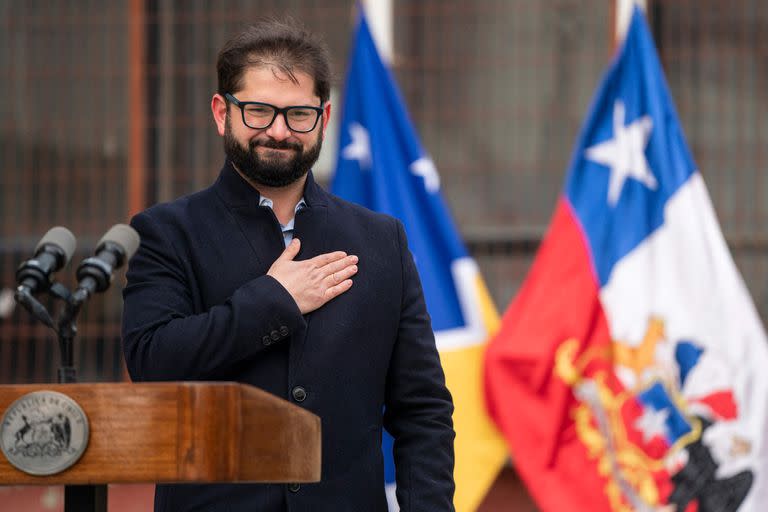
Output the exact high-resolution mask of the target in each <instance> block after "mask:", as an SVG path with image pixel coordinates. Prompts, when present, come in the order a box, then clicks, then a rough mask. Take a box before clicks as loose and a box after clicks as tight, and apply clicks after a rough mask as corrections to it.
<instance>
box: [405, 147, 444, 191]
mask: <svg viewBox="0 0 768 512" xmlns="http://www.w3.org/2000/svg"><path fill="white" fill-rule="evenodd" d="M410 168H411V172H412V173H413V174H415V175H416V176H421V177H422V178H424V187H426V189H427V192H430V193H433V194H434V193H435V192H437V191H438V190H439V189H440V175H439V174H437V167H435V163H434V162H433V161H432V159H431V158H429V157H428V156H423V157H421V158H419V159H418V160H416V161H415V162H413V163H412V164H411V167H410Z"/></svg>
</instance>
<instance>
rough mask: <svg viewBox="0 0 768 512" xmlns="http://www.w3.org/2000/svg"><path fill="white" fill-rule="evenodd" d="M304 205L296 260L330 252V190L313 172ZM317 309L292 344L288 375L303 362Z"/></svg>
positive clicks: (297, 228)
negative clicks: (322, 187) (317, 179)
mask: <svg viewBox="0 0 768 512" xmlns="http://www.w3.org/2000/svg"><path fill="white" fill-rule="evenodd" d="M304 201H305V202H306V203H307V206H306V207H305V208H302V209H301V210H299V211H298V212H296V222H295V224H294V231H293V236H294V238H298V239H299V240H301V250H300V251H299V254H298V256H297V257H296V259H298V260H308V259H310V258H314V257H315V256H318V255H320V254H323V253H326V252H328V233H327V230H328V196H327V193H326V192H325V191H324V190H323V189H321V188H320V186H319V185H317V183H315V180H314V177H313V176H312V173H311V172H310V173H309V174H308V175H307V183H306V185H305V187H304ZM313 317H314V312H312V313H309V314H307V315H305V319H306V322H307V330H306V332H305V333H304V334H303V335H302V336H297V337H295V338H294V340H293V341H292V343H291V350H290V356H289V365H288V367H289V370H288V371H289V378H291V377H292V376H291V375H290V374H291V373H293V372H294V371H296V370H295V369H297V368H298V367H299V365H300V364H301V359H302V356H303V355H304V345H305V341H306V339H307V336H308V333H309V331H310V329H311V328H312V318H313Z"/></svg>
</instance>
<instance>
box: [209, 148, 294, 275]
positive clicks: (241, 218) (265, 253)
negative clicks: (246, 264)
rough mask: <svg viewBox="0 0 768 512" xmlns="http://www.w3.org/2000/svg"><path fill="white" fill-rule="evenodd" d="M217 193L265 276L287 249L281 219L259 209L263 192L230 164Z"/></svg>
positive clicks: (267, 209) (224, 171) (221, 179)
mask: <svg viewBox="0 0 768 512" xmlns="http://www.w3.org/2000/svg"><path fill="white" fill-rule="evenodd" d="M215 189H216V193H217V194H218V195H219V197H221V198H222V200H223V201H224V202H225V203H226V205H227V207H228V209H229V211H230V212H231V213H232V216H233V217H234V219H235V222H236V223H237V225H238V227H239V228H240V231H241V232H242V233H243V235H244V236H245V238H246V240H247V241H248V244H249V245H250V247H251V249H252V250H253V253H254V255H255V256H256V263H257V265H255V266H254V267H256V268H257V270H258V274H259V275H263V274H265V273H266V272H267V270H269V267H270V266H271V265H272V263H273V262H274V261H275V260H276V259H277V257H278V256H280V253H282V252H283V249H285V247H284V245H283V235H282V233H281V231H280V225H279V224H278V222H277V219H275V216H274V214H273V213H272V211H271V210H270V209H269V208H266V207H261V206H259V202H260V200H261V196H260V195H259V192H258V191H257V190H256V189H254V188H253V187H251V185H250V184H249V183H248V182H247V181H245V180H244V179H243V178H242V176H240V175H239V174H238V173H237V171H235V169H234V167H232V164H231V163H230V162H229V160H227V162H226V163H225V164H224V168H223V169H222V171H221V174H220V175H219V179H218V180H217V182H216V186H215Z"/></svg>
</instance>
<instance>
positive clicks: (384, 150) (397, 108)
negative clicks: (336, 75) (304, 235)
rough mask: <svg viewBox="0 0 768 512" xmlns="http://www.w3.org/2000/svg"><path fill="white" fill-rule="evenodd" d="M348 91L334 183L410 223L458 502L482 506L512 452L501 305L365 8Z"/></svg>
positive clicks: (390, 476)
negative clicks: (499, 366)
mask: <svg viewBox="0 0 768 512" xmlns="http://www.w3.org/2000/svg"><path fill="white" fill-rule="evenodd" d="M345 91H346V92H345V95H346V96H345V99H344V105H343V107H342V108H343V113H342V122H341V127H340V134H339V142H340V145H339V153H338V162H337V166H336V174H335V176H334V180H333V184H332V191H333V192H334V193H335V194H337V195H338V196H340V197H343V198H345V199H347V200H349V201H353V202H355V203H358V204H361V205H363V206H365V207H367V208H370V209H371V210H375V211H379V212H383V213H386V214H389V215H392V216H394V217H397V218H398V219H400V220H401V221H402V222H403V224H404V226H405V230H406V233H407V235H408V243H409V246H410V248H411V251H412V252H413V255H414V258H415V261H416V266H417V268H418V270H419V275H420V277H421V281H422V285H423V287H424V295H425V298H426V302H427V309H428V310H429V314H430V316H431V317H432V327H433V329H434V331H435V338H436V340H437V348H438V350H439V351H440V358H441V361H442V364H443V369H444V370H445V374H446V380H447V383H448V387H449V389H450V391H451V394H452V395H453V399H454V404H455V407H456V409H455V412H454V415H453V421H454V426H455V429H456V469H455V473H454V474H455V479H456V497H455V504H456V510H458V511H460V512H461V511H472V510H475V509H476V508H477V507H478V505H479V504H480V502H481V501H482V499H483V497H484V496H485V493H486V492H487V490H488V488H489V487H490V485H491V484H492V483H493V481H494V479H495V478H496V475H497V474H498V472H499V469H500V468H501V466H502V465H503V464H504V462H505V460H506V458H507V454H506V450H505V446H504V443H503V440H502V438H501V437H500V435H499V434H498V433H497V431H496V430H495V427H493V426H492V423H491V422H490V420H489V419H488V416H487V413H486V411H485V407H484V403H483V393H482V389H481V382H482V374H481V364H482V359H483V352H484V350H485V345H486V342H487V340H488V338H489V337H490V335H491V334H492V333H493V332H494V331H495V330H496V328H497V326H498V323H499V318H498V313H497V311H496V308H495V306H494V305H493V302H492V300H491V298H490V296H489V294H488V291H487V289H486V287H485V283H484V282H483V280H482V277H481V276H480V273H479V271H478V267H477V264H476V263H475V261H474V260H473V259H472V258H471V257H470V256H469V255H468V254H467V250H466V247H465V246H464V243H463V242H462V240H461V238H460V237H459V234H458V232H457V230H456V227H455V226H454V224H453V221H452V220H451V216H450V214H449V212H448V208H447V207H446V205H445V202H444V201H443V198H442V195H441V192H440V176H439V174H438V173H437V169H436V168H435V165H434V163H433V162H432V160H431V159H430V157H429V156H428V155H427V153H426V152H425V151H424V149H423V148H422V147H421V144H420V142H419V138H418V136H417V135H416V131H415V130H414V127H413V125H412V123H411V121H410V119H409V118H408V114H407V112H406V109H405V106H404V103H403V101H402V99H401V97H400V94H399V92H398V90H397V87H396V84H395V81H394V80H393V78H392V76H391V74H390V72H389V69H388V68H387V67H386V66H385V65H384V64H383V63H382V61H381V58H380V57H379V54H378V52H377V51H376V46H375V44H374V42H373V39H372V37H371V34H370V31H369V29H368V25H367V23H366V21H365V17H364V15H363V14H362V9H361V10H360V16H359V20H358V25H357V33H356V35H355V40H354V47H353V50H352V56H351V61H350V68H349V74H348V76H347V82H346V88H345ZM384 452H385V460H386V461H387V462H386V464H387V467H386V471H385V473H386V479H387V484H388V498H389V499H390V504H393V502H394V492H393V486H394V482H395V475H394V468H393V465H392V455H391V439H385V442H384ZM390 507H391V508H393V507H392V505H390Z"/></svg>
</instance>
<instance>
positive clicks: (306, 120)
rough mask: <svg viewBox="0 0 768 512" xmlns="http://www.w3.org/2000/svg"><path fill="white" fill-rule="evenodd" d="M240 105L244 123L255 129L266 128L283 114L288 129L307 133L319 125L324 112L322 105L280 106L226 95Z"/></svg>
mask: <svg viewBox="0 0 768 512" xmlns="http://www.w3.org/2000/svg"><path fill="white" fill-rule="evenodd" d="M224 97H225V98H227V100H229V101H231V102H232V103H234V104H235V105H237V106H238V107H240V112H241V113H242V114H243V124H245V126H247V127H249V128H253V129H255V130H266V129H267V128H269V127H270V126H272V123H274V122H275V119H277V115H278V114H283V119H284V120H285V124H286V125H287V126H288V129H289V130H291V131H292V132H298V133H307V132H311V131H312V130H314V129H315V126H317V120H318V119H320V116H321V115H322V113H323V109H322V108H321V107H309V106H293V107H285V108H278V107H276V106H274V105H270V104H269V103H260V102H258V101H240V100H239V99H237V98H235V97H234V96H232V95H231V94H229V93H226V94H225V95H224Z"/></svg>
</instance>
